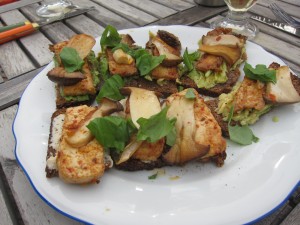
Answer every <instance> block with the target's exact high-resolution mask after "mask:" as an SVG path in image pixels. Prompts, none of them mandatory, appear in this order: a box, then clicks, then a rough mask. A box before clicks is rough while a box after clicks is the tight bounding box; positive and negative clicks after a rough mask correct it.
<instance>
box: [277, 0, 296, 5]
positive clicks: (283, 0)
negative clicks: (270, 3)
mask: <svg viewBox="0 0 300 225" xmlns="http://www.w3.org/2000/svg"><path fill="white" fill-rule="evenodd" d="M281 1H282V2H286V3H289V4H293V5H297V6H300V2H299V0H281Z"/></svg>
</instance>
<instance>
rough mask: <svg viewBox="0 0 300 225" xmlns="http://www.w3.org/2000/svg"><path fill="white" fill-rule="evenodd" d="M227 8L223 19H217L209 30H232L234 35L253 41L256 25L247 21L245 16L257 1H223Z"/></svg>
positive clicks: (256, 29) (256, 31) (256, 30)
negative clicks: (219, 28) (217, 28)
mask: <svg viewBox="0 0 300 225" xmlns="http://www.w3.org/2000/svg"><path fill="white" fill-rule="evenodd" d="M224 1H225V3H226V4H227V6H228V8H229V12H228V14H227V16H226V17H225V18H221V19H218V20H216V21H214V22H213V23H211V25H210V27H211V28H216V27H225V28H232V29H233V30H234V31H235V32H236V33H239V34H242V35H245V36H247V37H248V39H253V38H254V37H255V36H256V34H257V33H258V28H257V27H256V25H254V24H253V23H251V22H250V21H249V18H248V16H247V15H246V14H247V11H248V9H250V8H251V7H252V6H253V5H254V4H255V3H256V2H257V0H224Z"/></svg>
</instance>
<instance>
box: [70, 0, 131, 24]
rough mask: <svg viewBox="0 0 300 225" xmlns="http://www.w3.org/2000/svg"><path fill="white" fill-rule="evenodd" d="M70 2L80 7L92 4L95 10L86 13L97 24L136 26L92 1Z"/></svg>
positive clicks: (75, 0)
mask: <svg viewBox="0 0 300 225" xmlns="http://www.w3.org/2000/svg"><path fill="white" fill-rule="evenodd" d="M72 2H73V3H74V4H76V5H78V6H82V7H90V6H94V7H95V10H92V11H89V12H88V13H86V14H87V15H88V17H89V18H91V19H92V20H94V21H95V22H97V23H98V24H100V25H102V26H103V27H106V26H107V25H112V26H114V27H116V28H117V29H126V28H133V27H137V25H136V24H134V23H132V22H131V21H129V20H127V19H125V18H124V17H121V16H119V15H118V14H116V13H114V12H112V11H110V10H108V9H106V8H104V7H103V6H101V5H99V4H97V3H94V2H92V1H88V0H84V1H82V0H73V1H72Z"/></svg>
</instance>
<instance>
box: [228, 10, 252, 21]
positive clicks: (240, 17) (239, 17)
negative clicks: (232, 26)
mask: <svg viewBox="0 0 300 225" xmlns="http://www.w3.org/2000/svg"><path fill="white" fill-rule="evenodd" d="M227 18H228V19H229V20H231V21H236V22H239V23H243V22H245V20H247V16H246V13H245V12H238V11H232V10H229V11H228V14H227Z"/></svg>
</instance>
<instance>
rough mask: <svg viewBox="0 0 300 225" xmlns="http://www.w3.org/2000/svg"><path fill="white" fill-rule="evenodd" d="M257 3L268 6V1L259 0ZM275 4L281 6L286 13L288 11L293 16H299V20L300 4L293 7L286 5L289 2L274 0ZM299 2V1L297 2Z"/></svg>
mask: <svg viewBox="0 0 300 225" xmlns="http://www.w3.org/2000/svg"><path fill="white" fill-rule="evenodd" d="M259 4H261V5H263V6H266V7H268V5H269V2H268V1H261V2H259ZM276 4H277V5H278V6H279V7H281V8H282V9H284V10H285V11H286V12H287V13H289V14H290V15H292V16H293V17H296V18H299V20H300V13H299V12H300V6H299V7H298V6H296V5H295V6H294V7H288V6H289V4H288V3H286V2H281V1H276ZM298 4H299V3H298Z"/></svg>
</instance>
